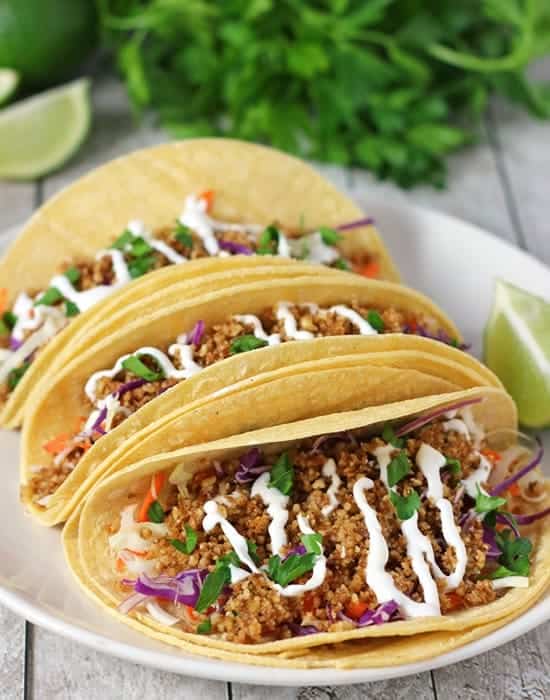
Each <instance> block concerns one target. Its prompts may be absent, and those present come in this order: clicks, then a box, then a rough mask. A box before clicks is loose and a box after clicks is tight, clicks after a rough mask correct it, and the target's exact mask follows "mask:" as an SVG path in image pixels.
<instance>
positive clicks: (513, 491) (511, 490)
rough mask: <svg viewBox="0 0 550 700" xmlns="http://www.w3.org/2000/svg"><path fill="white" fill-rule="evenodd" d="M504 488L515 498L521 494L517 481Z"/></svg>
mask: <svg viewBox="0 0 550 700" xmlns="http://www.w3.org/2000/svg"><path fill="white" fill-rule="evenodd" d="M506 490H507V491H508V493H509V494H510V495H511V496H515V497H516V498H519V497H520V496H521V489H520V487H519V484H518V483H517V482H516V483H514V484H512V485H511V486H509V487H508V488H507V489H506Z"/></svg>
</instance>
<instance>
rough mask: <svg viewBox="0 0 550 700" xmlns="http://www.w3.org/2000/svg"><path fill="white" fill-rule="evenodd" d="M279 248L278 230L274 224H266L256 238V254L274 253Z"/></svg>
mask: <svg viewBox="0 0 550 700" xmlns="http://www.w3.org/2000/svg"><path fill="white" fill-rule="evenodd" d="M278 249H279V231H278V230H277V228H276V227H275V226H268V227H267V228H266V229H264V231H263V232H262V234H261V236H260V237H259V239H258V247H257V248H256V253H257V254H258V255H276V254H277V251H278Z"/></svg>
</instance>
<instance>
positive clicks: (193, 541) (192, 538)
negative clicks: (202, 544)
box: [170, 525, 198, 554]
mask: <svg viewBox="0 0 550 700" xmlns="http://www.w3.org/2000/svg"><path fill="white" fill-rule="evenodd" d="M197 539H198V535H197V532H196V531H195V530H193V528H192V527H191V525H185V540H183V541H182V540H170V544H171V545H172V546H173V547H175V548H176V549H177V550H178V552H181V553H182V554H192V553H193V552H194V551H195V547H196V546H197Z"/></svg>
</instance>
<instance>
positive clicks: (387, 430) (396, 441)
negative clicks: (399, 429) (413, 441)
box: [382, 423, 405, 449]
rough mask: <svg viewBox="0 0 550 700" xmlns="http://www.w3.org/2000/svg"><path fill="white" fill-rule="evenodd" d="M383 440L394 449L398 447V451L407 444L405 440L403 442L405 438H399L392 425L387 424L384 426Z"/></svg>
mask: <svg viewBox="0 0 550 700" xmlns="http://www.w3.org/2000/svg"><path fill="white" fill-rule="evenodd" d="M382 440H384V442H387V443H388V445H393V447H397V448H398V449H401V448H402V447H403V445H404V444H405V440H403V438H398V437H397V435H396V434H395V431H394V429H393V426H392V425H391V423H386V424H385V425H384V428H383V430H382Z"/></svg>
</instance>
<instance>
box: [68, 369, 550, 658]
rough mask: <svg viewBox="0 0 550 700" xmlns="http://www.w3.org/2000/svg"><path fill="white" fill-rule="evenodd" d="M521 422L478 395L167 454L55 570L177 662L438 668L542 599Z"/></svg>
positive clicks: (138, 474)
mask: <svg viewBox="0 0 550 700" xmlns="http://www.w3.org/2000/svg"><path fill="white" fill-rule="evenodd" d="M327 379H328V378H327ZM324 381H325V379H323V378H318V383H323V382H324ZM331 386H332V385H331V384H326V385H325V391H326V392H327V393H329V392H330V388H331ZM301 388H302V389H303V388H304V387H303V386H302V387H301ZM351 403H353V401H352V402H351ZM256 409H257V410H258V412H259V417H260V418H261V419H263V418H265V419H266V421H267V420H269V412H270V409H269V408H265V409H264V412H263V413H262V412H261V407H260V408H258V407H256ZM241 420H242V419H241V416H240V414H239V413H238V412H237V411H234V413H233V421H234V427H235V429H236V432H238V431H239V429H240V427H241ZM516 421H517V416H516V409H515V406H514V404H513V402H512V400H511V399H510V397H509V396H508V395H507V394H505V392H503V391H502V390H500V389H496V388H477V389H471V390H469V391H466V392H458V393H454V394H450V395H447V396H432V397H426V398H421V399H416V400H408V401H400V402H396V403H393V404H386V405H383V406H378V407H373V408H366V409H362V410H353V411H348V412H341V413H338V414H332V415H325V416H321V417H315V418H310V419H307V420H302V421H298V422H294V423H289V424H285V425H279V426H275V427H271V428H267V429H263V430H257V431H254V432H250V433H244V434H240V435H235V436H233V437H230V438H227V439H225V440H218V441H215V442H210V443H207V444H204V445H195V446H192V447H186V448H184V449H180V450H177V451H175V452H171V453H165V454H159V455H157V456H155V457H152V458H149V459H146V460H143V461H141V462H139V463H137V464H135V465H133V466H131V467H129V468H127V469H125V470H124V471H122V472H119V473H117V474H114V475H113V476H111V477H109V478H108V479H106V480H104V481H103V482H101V483H100V484H98V485H97V486H96V487H95V488H94V489H93V491H92V492H91V494H90V495H89V498H88V499H87V501H86V503H85V504H84V506H83V509H82V512H81V514H80V515H79V517H78V516H73V518H71V520H70V521H69V523H68V525H67V528H66V531H65V533H64V544H65V551H66V554H67V558H68V561H69V564H70V566H71V569H72V570H73V572H74V573H75V575H76V577H77V579H78V581H79V583H80V584H81V585H82V586H83V588H84V589H85V590H86V592H87V593H88V594H89V595H91V596H92V597H93V598H94V599H95V600H96V601H98V602H100V603H101V604H102V605H103V606H104V607H105V608H106V609H107V610H108V611H109V612H110V613H112V614H114V615H116V616H117V617H118V618H119V619H120V620H123V621H125V622H127V623H128V624H130V625H131V626H133V627H134V628H136V629H138V630H140V631H142V632H143V633H145V634H148V635H151V636H153V637H155V638H156V639H160V640H162V641H165V642H168V643H171V644H174V645H176V646H179V647H181V648H182V649H183V650H184V651H186V652H189V653H196V654H201V655H207V656H212V657H217V658H224V659H228V660H235V661H236V660H239V661H244V662H247V663H257V664H265V665H274V666H293V665H294V666H298V667H304V666H305V667H308V666H335V667H342V668H346V667H348V668H350V667H358V666H366V665H376V663H378V664H379V662H380V658H382V654H383V653H384V651H385V652H386V653H391V651H392V649H395V650H396V652H398V655H397V656H396V662H399V663H406V662H407V661H410V660H414V659H419V658H426V656H427V655H429V653H431V654H435V653H440V652H441V651H450V650H451V649H452V648H455V647H456V646H459V645H461V644H463V643H465V642H466V641H469V640H471V639H475V638H477V637H479V636H481V635H482V634H486V633H488V632H489V631H492V630H493V629H496V628H498V627H499V626H501V625H503V624H506V623H507V622H508V621H510V620H512V619H513V618H514V617H516V616H517V615H519V614H521V613H522V612H523V611H524V610H526V609H527V608H528V607H529V606H530V605H532V604H533V603H534V602H535V601H536V600H537V599H538V598H539V597H540V596H541V595H542V594H543V593H544V591H545V590H546V589H547V587H548V584H549V583H550V532H549V530H548V527H546V528H545V527H544V517H545V516H546V515H548V514H550V488H549V485H548V482H547V481H546V480H545V479H544V477H543V476H542V475H541V473H540V472H539V471H538V465H539V464H540V462H541V459H542V449H541V448H540V446H539V445H537V444H536V443H535V441H533V440H531V441H530V442H527V441H526V440H527V439H526V438H525V437H524V436H521V435H520V434H518V433H517V427H516ZM423 638H425V639H426V641H427V650H428V649H429V650H430V651H429V652H428V651H425V652H424V651H422V649H420V650H419V646H420V647H421V646H422V640H423ZM398 659H399V661H397V660H398Z"/></svg>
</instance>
